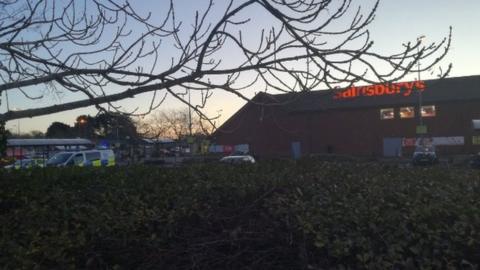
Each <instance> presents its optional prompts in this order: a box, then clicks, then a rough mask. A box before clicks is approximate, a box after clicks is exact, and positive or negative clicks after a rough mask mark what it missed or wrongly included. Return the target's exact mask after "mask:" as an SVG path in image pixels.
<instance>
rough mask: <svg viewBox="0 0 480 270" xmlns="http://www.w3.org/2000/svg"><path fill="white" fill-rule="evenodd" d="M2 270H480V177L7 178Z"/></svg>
mask: <svg viewBox="0 0 480 270" xmlns="http://www.w3.org/2000/svg"><path fill="white" fill-rule="evenodd" d="M0 177H1V179H2V180H1V181H0V221H1V224H2V233H1V235H0V250H2V252H1V253H0V265H1V266H2V269H78V268H87V269H329V268H339V269H341V268H343V269H362V268H364V269H367V268H368V269H372V268H373V269H385V268H388V269H411V268H423V269H437V268H451V269H458V268H464V269H469V268H471V269H475V268H477V267H478V266H479V265H478V262H480V255H479V253H478V250H480V235H479V233H480V230H478V228H480V210H479V209H480V208H479V206H480V200H478V198H479V197H480V196H479V195H480V175H479V174H478V172H476V171H470V170H466V171H461V170H455V169H451V170H447V169H442V168H418V169H408V170H407V169H401V168H389V167H384V166H381V165H378V164H373V163H368V164H367V163H354V162H348V163H335V162H320V161H318V160H302V161H299V162H297V163H294V162H270V163H260V164H257V165H254V166H221V165H214V164H209V165H208V166H206V165H205V166H202V165H195V166H190V167H182V168H158V167H154V166H138V167H117V168H101V169H94V168H91V169H85V168H67V169H52V170H50V169H45V170H41V169H40V170H31V171H18V172H8V171H1V172H0Z"/></svg>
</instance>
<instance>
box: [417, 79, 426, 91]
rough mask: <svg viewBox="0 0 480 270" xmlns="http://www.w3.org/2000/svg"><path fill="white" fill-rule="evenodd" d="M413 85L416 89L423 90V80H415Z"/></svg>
mask: <svg viewBox="0 0 480 270" xmlns="http://www.w3.org/2000/svg"><path fill="white" fill-rule="evenodd" d="M415 87H416V88H417V89H418V91H423V90H425V82H424V81H416V82H415Z"/></svg>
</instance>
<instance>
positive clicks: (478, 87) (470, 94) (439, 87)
mask: <svg viewBox="0 0 480 270" xmlns="http://www.w3.org/2000/svg"><path fill="white" fill-rule="evenodd" d="M345 90H346V89H339V90H320V91H310V92H301V93H288V94H277V95H267V96H269V97H270V98H269V99H270V102H271V103H277V102H279V103H284V105H283V106H282V107H283V109H286V110H287V111H289V112H308V111H322V110H329V109H347V108H364V107H379V106H396V105H414V104H417V103H418V101H419V94H418V93H419V91H413V92H412V93H411V94H410V95H408V96H405V95H403V94H397V95H379V96H361V95H360V96H357V97H354V98H340V99H336V98H335V96H336V95H337V93H338V92H342V91H345ZM421 93H422V94H421V99H422V103H423V104H431V103H438V102H447V101H466V100H476V99H480V76H479V75H477V76H467V77H454V78H444V79H438V80H426V81H425V90H424V91H422V92H421ZM270 102H269V103H270Z"/></svg>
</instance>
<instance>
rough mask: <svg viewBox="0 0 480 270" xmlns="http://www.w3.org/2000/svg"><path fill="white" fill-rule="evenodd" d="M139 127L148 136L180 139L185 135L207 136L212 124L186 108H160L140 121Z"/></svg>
mask: <svg viewBox="0 0 480 270" xmlns="http://www.w3.org/2000/svg"><path fill="white" fill-rule="evenodd" d="M138 125H139V129H140V130H141V132H142V134H143V135H144V136H146V137H149V138H171V139H181V138H184V137H186V136H189V135H192V136H207V135H209V134H211V133H212V132H213V131H214V126H213V125H212V124H211V123H210V122H209V121H207V120H205V119H203V118H202V117H201V116H199V115H197V114H191V113H190V112H189V110H188V109H186V110H161V111H157V112H155V113H152V114H151V115H150V116H149V117H148V118H147V119H145V120H143V121H140V123H139V124H138Z"/></svg>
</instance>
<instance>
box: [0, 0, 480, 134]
mask: <svg viewBox="0 0 480 270" xmlns="http://www.w3.org/2000/svg"><path fill="white" fill-rule="evenodd" d="M142 2H144V3H148V5H147V4H145V7H144V8H145V9H146V10H151V11H152V12H154V11H155V9H156V8H157V9H158V7H156V6H155V4H152V2H153V1H142ZM199 2H201V1H195V2H193V1H192V0H176V1H175V4H176V5H178V10H189V8H190V9H191V8H192V5H194V4H192V3H195V4H196V5H199V4H198V3H199ZM362 2H363V1H362ZM138 3H140V1H138V2H137V1H135V4H138ZM217 7H218V6H217ZM252 14H253V15H255V12H253V13H252ZM479 14H480V1H479V0H459V1H451V0H402V1H398V0H382V1H381V3H380V7H379V9H378V12H377V14H376V19H375V21H374V22H373V23H372V24H371V25H370V27H369V30H370V31H371V37H372V39H373V40H374V41H375V45H374V46H375V51H377V52H379V53H382V52H386V53H389V52H391V53H393V52H398V51H400V49H401V44H402V43H405V42H407V41H414V40H415V39H416V38H417V37H418V36H421V35H425V36H426V41H427V42H429V41H430V42H438V41H440V40H441V39H442V38H443V37H445V36H447V35H448V28H449V26H452V27H453V41H452V48H451V50H450V52H449V54H448V56H447V57H446V58H445V59H444V60H443V64H444V66H446V65H447V64H448V63H452V64H453V70H452V72H451V74H450V76H466V75H480V68H479V67H478V63H480V52H479V51H478V50H479V48H480V16H479ZM179 16H182V14H179ZM186 16H188V15H186ZM224 61H228V59H224ZM431 77H432V76H431V75H429V74H422V79H427V78H431ZM259 91H261V89H260V90H259ZM253 94H254V93H253V91H252V93H250V94H249V95H250V96H253ZM149 96H150V95H144V96H142V97H138V98H136V99H134V100H129V101H126V102H123V103H122V105H124V106H125V107H126V108H130V109H133V108H134V107H142V106H146V104H147V103H148V99H149ZM69 99H73V97H72V96H64V97H63V98H62V101H66V100H69ZM194 99H195V97H194ZM54 100H55V99H54V98H53V97H49V98H47V100H46V101H35V102H33V103H31V104H30V105H26V104H25V103H23V104H22V103H16V100H15V98H11V100H10V103H11V105H10V107H19V108H22V107H25V106H32V104H36V105H37V106H45V105H49V104H51V103H52V102H54ZM244 103H245V102H244V101H243V100H240V99H238V98H234V97H233V96H231V95H229V94H226V93H223V92H220V91H216V92H215V94H214V96H213V97H212V98H211V99H210V100H209V103H208V107H207V111H208V112H209V113H210V115H213V114H216V112H217V111H219V110H222V118H221V119H220V120H219V122H223V121H224V120H226V119H228V117H230V116H231V115H232V114H233V113H234V112H235V111H237V110H238V109H239V108H240V107H241V106H242V105H243V104H244ZM2 106H3V105H2ZM178 107H181V105H179V104H178V103H176V102H172V101H168V102H167V103H166V104H164V107H163V108H178ZM0 110H1V111H4V108H0ZM80 114H95V110H94V109H93V108H84V109H78V110H73V111H68V112H63V113H57V114H52V115H47V116H41V117H36V118H33V119H20V120H14V121H10V122H8V123H7V128H10V129H12V131H15V132H16V130H17V126H18V125H20V127H21V131H22V132H26V131H28V130H41V131H45V130H46V128H47V127H48V126H49V125H50V123H51V122H53V121H61V122H64V123H67V124H70V125H72V124H73V122H74V121H75V118H76V116H78V115H80Z"/></svg>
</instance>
